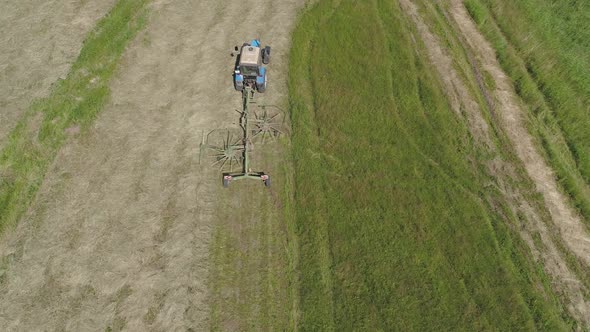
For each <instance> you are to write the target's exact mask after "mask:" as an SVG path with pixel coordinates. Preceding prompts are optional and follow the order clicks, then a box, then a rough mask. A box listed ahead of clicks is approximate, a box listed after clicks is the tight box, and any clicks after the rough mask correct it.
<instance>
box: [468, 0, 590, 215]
mask: <svg viewBox="0 0 590 332" xmlns="http://www.w3.org/2000/svg"><path fill="white" fill-rule="evenodd" d="M465 4H466V6H467V8H468V10H469V12H470V14H471V16H472V17H473V18H474V20H475V21H476V22H477V23H478V25H479V27H480V29H481V30H482V32H483V33H484V34H485V35H486V37H487V38H488V39H489V40H490V41H491V42H492V44H493V46H494V48H495V49H496V52H497V55H498V59H499V61H500V63H501V65H502V67H503V69H504V70H505V71H506V72H507V73H508V75H510V77H511V78H512V79H513V81H514V84H515V88H516V91H517V93H518V94H519V95H520V97H521V98H522V99H523V101H524V102H525V103H526V105H527V106H528V108H529V111H530V115H531V120H532V121H531V123H532V126H531V129H532V132H533V133H535V134H536V135H537V137H538V138H539V141H540V145H541V146H542V147H543V149H544V151H545V154H546V156H547V158H548V160H549V161H550V163H551V165H552V167H553V168H554V169H555V171H556V173H557V176H558V178H559V180H560V182H561V184H562V186H563V188H564V189H565V190H566V191H567V192H568V193H569V195H570V196H571V197H572V199H573V202H574V204H575V206H576V207H577V209H578V210H579V211H580V212H581V213H582V214H583V216H584V217H585V219H586V221H589V220H590V130H589V129H588V128H590V55H589V54H590V26H589V25H588V24H587V22H588V19H589V18H590V2H587V1H550V0H522V1H508V2H506V1H499V0H466V1H465Z"/></svg>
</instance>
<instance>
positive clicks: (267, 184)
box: [264, 176, 270, 188]
mask: <svg viewBox="0 0 590 332" xmlns="http://www.w3.org/2000/svg"><path fill="white" fill-rule="evenodd" d="M264 186H265V187H267V188H270V176H268V177H267V178H266V180H264Z"/></svg>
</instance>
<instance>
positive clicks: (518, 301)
mask: <svg viewBox="0 0 590 332" xmlns="http://www.w3.org/2000/svg"><path fill="white" fill-rule="evenodd" d="M411 26H412V24H411V22H409V21H408V20H407V19H406V18H404V17H403V14H402V13H401V12H400V8H399V6H398V5H397V4H396V3H395V2H391V1H385V0H370V1H363V2H358V1H351V0H341V1H330V0H323V1H322V0H320V1H318V2H317V4H316V5H314V6H313V7H312V8H309V9H308V11H307V12H306V13H305V14H304V15H303V17H302V18H301V21H300V22H299V24H298V27H297V29H296V30H295V32H294V35H293V48H292V52H291V59H290V80H289V93H290V111H291V120H292V125H293V134H292V141H293V158H294V163H295V166H294V167H295V183H294V190H295V193H294V197H295V205H294V210H295V213H296V222H297V227H298V234H299V239H298V241H299V248H300V253H299V257H298V266H299V268H300V281H299V285H300V293H299V296H300V301H299V308H300V311H301V315H300V319H299V322H298V326H299V327H300V328H301V329H303V330H359V329H365V330H366V329H368V330H483V329H486V330H563V329H568V323H566V322H565V321H564V317H562V316H565V314H564V312H563V310H562V308H560V304H559V303H558V302H557V301H556V300H555V296H554V294H551V291H550V290H548V288H547V287H545V286H544V285H545V283H544V281H543V278H542V276H541V275H542V272H540V271H538V270H537V267H536V265H535V264H534V263H533V262H532V260H531V258H530V256H529V255H528V254H527V253H528V251H527V250H526V249H524V246H523V245H522V243H520V241H519V237H518V234H516V233H515V232H514V231H513V230H512V229H511V228H510V227H508V226H507V224H510V222H508V220H512V222H514V221H515V219H516V218H517V217H516V216H513V215H511V213H510V211H509V209H508V208H507V207H506V204H505V201H503V198H502V195H501V194H500V193H498V192H496V191H495V189H493V188H492V187H489V186H488V187H486V183H489V182H490V177H489V176H488V175H487V174H486V173H485V172H484V169H485V167H484V166H483V162H484V160H483V159H484V158H486V156H485V155H486V154H485V153H482V151H480V150H479V148H478V147H477V146H476V145H475V144H474V142H473V141H472V139H471V138H470V136H469V131H468V128H466V126H465V124H464V123H463V121H462V120H461V119H459V118H458V117H457V116H456V115H455V114H454V113H453V112H452V111H451V110H450V109H449V106H448V102H447V100H446V99H445V96H444V95H443V93H442V92H441V91H442V89H441V87H440V84H439V81H438V80H437V79H436V77H435V75H434V73H435V70H434V69H433V68H431V67H430V65H429V64H428V60H427V58H426V56H425V54H426V52H425V51H424V49H423V48H422V46H421V44H420V42H418V41H419V37H417V36H415V35H414V36H412V34H413V31H412V30H411V28H410V27H411ZM514 223H515V224H516V222H514Z"/></svg>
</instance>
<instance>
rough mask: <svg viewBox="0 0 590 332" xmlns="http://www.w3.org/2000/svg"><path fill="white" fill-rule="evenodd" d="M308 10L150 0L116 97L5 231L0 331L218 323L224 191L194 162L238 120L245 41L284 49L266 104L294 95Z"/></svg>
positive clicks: (276, 55)
mask: <svg viewBox="0 0 590 332" xmlns="http://www.w3.org/2000/svg"><path fill="white" fill-rule="evenodd" d="M301 4H302V1H281V2H276V1H272V0H264V1H253V0H252V1H242V2H240V3H235V2H232V1H227V0H224V1H213V0H207V1H188V0H180V1H172V0H157V1H154V2H153V4H152V7H153V8H152V17H151V18H150V22H149V26H148V28H147V29H146V31H145V33H143V34H142V35H140V36H138V38H137V39H136V40H135V41H134V42H133V44H132V45H131V47H130V48H129V49H128V50H127V52H126V55H125V56H124V59H123V63H122V66H121V69H120V72H119V74H118V75H117V78H116V79H115V80H114V82H113V83H112V85H111V86H112V101H111V103H110V104H109V105H108V106H107V108H106V109H105V110H104V111H103V112H102V113H101V115H100V117H99V118H98V119H97V121H96V124H95V126H94V127H93V128H92V129H91V130H90V132H89V133H87V134H85V135H82V138H80V139H75V140H72V142H71V143H69V144H67V145H66V146H65V147H64V148H63V149H62V151H61V152H60V154H59V155H58V157H57V158H56V161H55V162H54V164H53V166H52V168H51V169H50V172H49V175H48V176H47V178H46V181H45V183H44V184H43V186H42V188H41V190H40V192H39V194H38V197H37V199H36V201H35V203H34V204H33V206H32V207H31V209H30V212H29V213H28V214H27V216H26V217H25V218H24V220H22V221H21V222H20V223H19V225H18V227H17V228H16V229H15V230H13V231H10V232H8V233H7V234H5V235H4V238H3V240H2V243H1V244H0V257H2V261H1V264H0V269H1V277H0V280H1V281H0V297H1V298H2V299H3V301H1V302H0V326H5V327H7V328H8V329H9V330H16V329H19V330H39V329H45V330H62V329H65V330H76V331H78V330H100V331H104V330H105V329H106V328H111V329H112V330H122V329H125V330H133V331H145V330H163V331H170V330H187V329H192V330H206V329H208V327H209V325H210V321H209V314H210V312H209V298H208V297H209V290H208V276H209V268H210V259H209V249H210V245H211V236H212V233H213V230H214V229H215V228H216V227H217V225H216V224H215V223H216V222H219V221H218V219H217V218H216V213H217V211H218V209H219V208H220V207H219V206H218V200H217V197H218V196H219V195H220V193H221V192H220V191H221V190H224V189H223V188H222V187H221V185H220V176H219V173H218V172H217V171H216V170H215V169H212V168H210V167H207V166H206V165H205V166H200V165H199V163H198V160H199V156H198V152H199V144H200V143H201V134H202V132H206V131H208V130H211V129H215V128H220V127H227V126H232V125H236V123H237V119H238V117H237V113H235V112H234V111H233V110H234V109H237V108H239V107H240V95H239V93H237V92H235V91H234V90H233V86H232V81H231V74H232V71H233V68H232V66H233V63H234V59H233V58H231V57H229V54H230V52H231V50H232V48H233V46H234V45H236V44H241V43H242V42H243V41H246V40H249V39H251V38H252V37H260V38H261V39H262V40H263V43H268V44H271V45H272V46H273V47H274V48H273V63H272V64H271V67H270V69H269V70H270V74H269V75H270V79H269V80H270V86H269V89H268V91H267V94H268V95H269V97H268V100H267V102H269V103H274V102H278V101H280V100H282V98H284V97H285V95H286V57H287V54H288V51H289V50H288V45H289V32H290V28H291V26H292V22H293V20H294V18H295V17H296V11H297V8H298V7H299V6H300V5H301ZM238 185H239V184H238ZM261 195H268V193H267V192H264V191H261ZM232 216H235V214H232ZM237 217H238V218H237V219H234V220H229V221H227V222H230V223H231V222H235V223H239V222H240V221H241V220H240V219H239V215H238V216H237ZM223 222H225V221H223ZM265 222H266V221H265ZM264 224H265V223H263V224H262V225H264ZM246 245H247V244H246ZM228 250H229V249H228ZM228 254H232V253H231V252H230V253H228ZM253 254H260V255H264V254H265V253H253Z"/></svg>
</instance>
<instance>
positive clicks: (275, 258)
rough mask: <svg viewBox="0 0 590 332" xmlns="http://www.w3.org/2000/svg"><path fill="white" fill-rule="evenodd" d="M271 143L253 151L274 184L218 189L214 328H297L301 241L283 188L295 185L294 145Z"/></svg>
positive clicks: (211, 282) (211, 303) (211, 301)
mask: <svg viewBox="0 0 590 332" xmlns="http://www.w3.org/2000/svg"><path fill="white" fill-rule="evenodd" d="M259 144H261V143H260V142H259ZM265 145H266V148H265V149H261V150H257V152H256V153H254V154H253V155H252V158H253V163H252V164H253V165H255V166H254V167H256V169H262V170H264V171H266V172H269V173H270V174H272V179H273V184H272V188H270V189H269V188H266V187H264V185H262V183H260V182H259V181H251V182H250V181H243V182H235V183H233V184H232V185H231V188H230V190H228V189H224V188H218V192H217V193H215V197H216V205H217V207H216V210H215V213H214V216H215V218H214V222H213V225H214V232H213V233H214V236H213V240H212V243H211V247H210V248H211V250H210V252H211V257H210V262H211V264H210V265H211V268H210V276H209V281H208V287H209V290H210V294H209V301H208V303H209V306H210V308H209V312H210V313H209V324H210V330H212V331H287V330H296V320H297V317H296V311H297V303H296V299H297V296H296V295H297V294H296V293H295V292H294V291H295V290H296V289H297V283H296V279H295V277H294V276H295V275H296V257H293V256H292V255H291V254H292V253H294V254H295V255H296V253H297V250H296V249H297V248H292V246H293V245H294V244H296V243H297V242H296V234H295V232H294V230H293V227H292V224H293V223H292V218H291V217H290V216H289V215H288V211H290V210H291V208H290V207H289V206H288V205H287V204H289V203H290V201H291V200H290V199H289V197H286V196H285V195H286V192H284V191H283V190H284V189H283V188H289V187H290V179H289V171H290V169H289V165H288V163H289V162H288V160H289V159H288V158H287V156H286V155H287V153H288V151H289V150H288V149H287V148H285V146H284V145H283V144H281V143H279V142H274V143H270V142H267V143H265ZM213 173H215V170H213ZM214 177H215V174H212V175H211V178H214ZM285 212H287V213H285Z"/></svg>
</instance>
